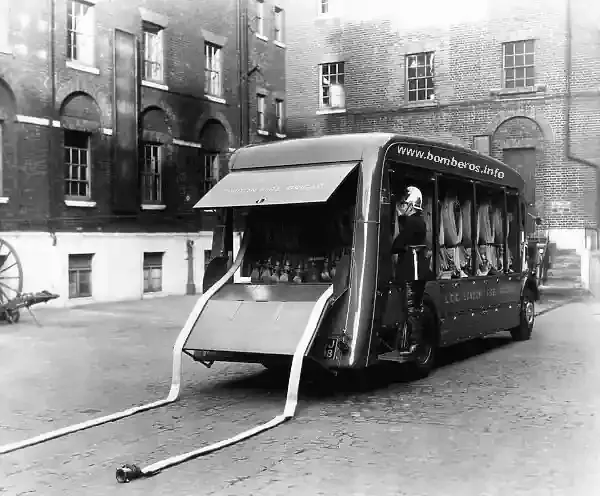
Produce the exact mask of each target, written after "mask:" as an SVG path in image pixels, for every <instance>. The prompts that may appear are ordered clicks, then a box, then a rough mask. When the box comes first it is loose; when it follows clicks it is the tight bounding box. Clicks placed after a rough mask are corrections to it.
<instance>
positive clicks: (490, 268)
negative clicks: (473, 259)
mask: <svg viewBox="0 0 600 496" xmlns="http://www.w3.org/2000/svg"><path fill="white" fill-rule="evenodd" d="M477 200H478V201H477V231H478V235H477V252H476V256H477V274H476V275H479V276H485V275H495V274H498V273H501V272H503V271H504V230H505V229H504V192H503V191H499V190H497V189H492V188H488V187H484V186H478V187H477Z"/></svg>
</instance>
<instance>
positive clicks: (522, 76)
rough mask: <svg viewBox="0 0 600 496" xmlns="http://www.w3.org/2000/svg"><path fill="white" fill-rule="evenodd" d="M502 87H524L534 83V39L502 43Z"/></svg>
mask: <svg viewBox="0 0 600 496" xmlns="http://www.w3.org/2000/svg"><path fill="white" fill-rule="evenodd" d="M503 52H504V61H503V62H504V87H505V88H526V87H528V86H534V85H535V42H534V40H523V41H511V42H509V43H503Z"/></svg>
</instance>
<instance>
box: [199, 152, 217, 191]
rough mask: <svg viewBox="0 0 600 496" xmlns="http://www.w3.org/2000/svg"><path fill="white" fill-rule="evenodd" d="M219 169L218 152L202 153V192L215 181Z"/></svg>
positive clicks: (208, 188)
mask: <svg viewBox="0 0 600 496" xmlns="http://www.w3.org/2000/svg"><path fill="white" fill-rule="evenodd" d="M218 170H219V154H218V153H206V154H205V155H204V170H203V175H202V177H203V179H202V181H203V185H202V189H203V194H206V193H208V190H210V188H212V187H213V186H214V184H215V182H216V177H217V175H218V173H217V171H218Z"/></svg>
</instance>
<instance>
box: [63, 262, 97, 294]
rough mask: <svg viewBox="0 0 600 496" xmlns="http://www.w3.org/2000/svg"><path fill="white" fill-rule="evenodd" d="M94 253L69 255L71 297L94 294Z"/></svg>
mask: <svg viewBox="0 0 600 496" xmlns="http://www.w3.org/2000/svg"><path fill="white" fill-rule="evenodd" d="M92 257H93V254H77V255H69V298H86V297H88V296H92Z"/></svg>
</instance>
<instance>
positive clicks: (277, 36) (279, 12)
mask: <svg viewBox="0 0 600 496" xmlns="http://www.w3.org/2000/svg"><path fill="white" fill-rule="evenodd" d="M274 13H275V19H274V24H273V39H274V40H275V41H276V42H277V43H283V9H282V8H281V7H278V6H276V7H275V8H274Z"/></svg>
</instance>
